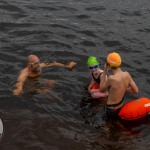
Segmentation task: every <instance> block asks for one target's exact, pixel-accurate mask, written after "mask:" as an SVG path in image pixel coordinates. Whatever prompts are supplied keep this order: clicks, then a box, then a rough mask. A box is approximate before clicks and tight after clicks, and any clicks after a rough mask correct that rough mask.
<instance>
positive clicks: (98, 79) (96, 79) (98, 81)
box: [92, 72, 103, 83]
mask: <svg viewBox="0 0 150 150" xmlns="http://www.w3.org/2000/svg"><path fill="white" fill-rule="evenodd" d="M102 73H103V72H101V73H100V74H99V76H98V77H97V78H95V77H94V74H93V73H92V77H93V79H94V80H95V81H96V82H97V83H100V76H101V74H102Z"/></svg>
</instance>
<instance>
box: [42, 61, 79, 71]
mask: <svg viewBox="0 0 150 150" xmlns="http://www.w3.org/2000/svg"><path fill="white" fill-rule="evenodd" d="M76 64H77V63H76V62H74V61H71V62H68V63H67V64H62V63H59V62H56V61H53V62H51V63H41V64H40V66H41V67H42V68H44V67H52V66H60V67H65V68H68V69H70V70H71V69H73V67H74V66H75V65H76Z"/></svg>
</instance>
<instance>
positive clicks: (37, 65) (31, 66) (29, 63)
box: [28, 61, 40, 70]
mask: <svg viewBox="0 0 150 150" xmlns="http://www.w3.org/2000/svg"><path fill="white" fill-rule="evenodd" d="M28 66H29V67H30V68H31V69H33V70H34V69H38V68H39V67H40V61H37V62H28Z"/></svg>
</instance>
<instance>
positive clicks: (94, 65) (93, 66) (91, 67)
mask: <svg viewBox="0 0 150 150" xmlns="http://www.w3.org/2000/svg"><path fill="white" fill-rule="evenodd" d="M98 68H99V65H97V64H93V65H91V66H89V67H88V69H89V70H90V72H93V73H96V72H97V70H98Z"/></svg>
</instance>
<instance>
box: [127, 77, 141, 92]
mask: <svg viewBox="0 0 150 150" xmlns="http://www.w3.org/2000/svg"><path fill="white" fill-rule="evenodd" d="M129 80H130V81H129V87H128V88H127V89H126V92H128V93H138V92H139V89H138V87H137V85H136V83H135V82H134V81H133V79H132V77H131V75H130V74H129Z"/></svg>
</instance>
